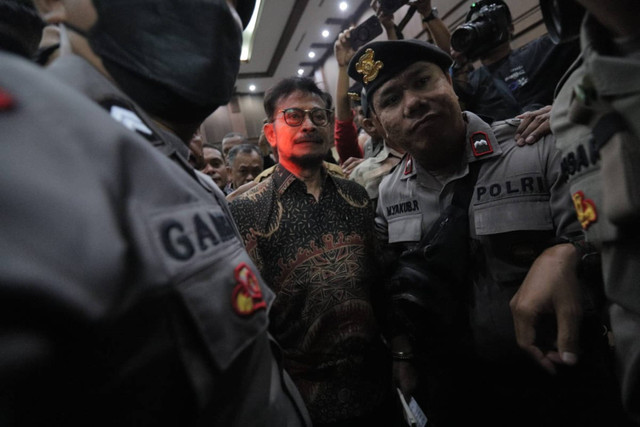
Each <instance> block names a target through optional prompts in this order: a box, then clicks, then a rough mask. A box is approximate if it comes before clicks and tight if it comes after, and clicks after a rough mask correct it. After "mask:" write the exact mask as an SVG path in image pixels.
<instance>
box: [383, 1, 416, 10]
mask: <svg viewBox="0 0 640 427" xmlns="http://www.w3.org/2000/svg"><path fill="white" fill-rule="evenodd" d="M379 3H380V9H381V10H382V11H383V12H384V13H393V12H395V11H396V10H398V9H400V7H402V6H404V5H405V4H407V3H409V0H379Z"/></svg>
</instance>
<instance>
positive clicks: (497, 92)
mask: <svg viewBox="0 0 640 427" xmlns="http://www.w3.org/2000/svg"><path fill="white" fill-rule="evenodd" d="M512 36H513V23H512V17H511V12H510V10H509V7H508V6H507V5H506V3H505V2H504V1H502V0H481V1H478V2H475V3H473V4H472V6H471V9H470V10H469V13H468V14H467V17H466V20H465V24H463V25H461V26H460V27H459V28H458V29H456V30H455V31H454V32H453V34H452V35H451V47H452V50H453V51H454V56H455V57H456V62H455V63H454V66H453V68H452V74H453V83H454V88H455V91H456V93H457V94H458V96H459V98H460V102H461V103H462V106H463V108H464V109H466V110H469V111H473V112H474V113H476V114H478V115H480V116H482V117H483V118H484V119H485V120H487V121H489V122H491V121H495V120H504V119H508V118H512V117H516V116H517V117H519V118H521V119H523V120H522V123H521V124H520V126H519V128H518V132H517V133H516V140H517V143H518V145H523V144H525V143H527V144H530V143H533V142H535V141H537V140H538V139H540V138H541V137H543V136H544V135H546V134H548V133H549V132H550V129H549V111H550V110H551V106H550V105H551V103H552V101H553V93H554V91H555V88H556V85H557V83H558V81H559V80H560V78H561V77H562V76H563V74H564V73H565V72H566V70H567V69H568V68H569V66H570V65H571V64H572V63H573V62H574V60H575V59H576V58H577V56H578V52H579V46H578V41H577V40H576V41H571V42H567V43H564V44H558V45H556V44H554V43H553V42H552V41H551V39H550V38H549V36H547V35H545V36H543V37H540V38H538V39H536V40H533V41H531V42H530V43H528V44H527V45H525V46H523V47H522V48H520V49H518V50H512V49H511V46H510V41H511V38H512ZM475 60H480V61H481V63H482V66H481V67H479V68H477V69H475V70H473V71H470V72H468V70H469V68H470V66H469V64H468V61H475Z"/></svg>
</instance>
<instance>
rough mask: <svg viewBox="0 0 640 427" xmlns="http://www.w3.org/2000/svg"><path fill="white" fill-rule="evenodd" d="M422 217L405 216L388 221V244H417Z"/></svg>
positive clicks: (416, 215) (417, 215) (419, 215)
mask: <svg viewBox="0 0 640 427" xmlns="http://www.w3.org/2000/svg"><path fill="white" fill-rule="evenodd" d="M421 235H422V215H421V214H414V215H405V216H402V217H399V218H394V219H391V220H389V243H403V242H419V241H420V237H421Z"/></svg>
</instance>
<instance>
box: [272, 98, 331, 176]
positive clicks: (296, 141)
mask: <svg viewBox="0 0 640 427" xmlns="http://www.w3.org/2000/svg"><path fill="white" fill-rule="evenodd" d="M288 108H299V109H302V110H312V109H314V108H321V109H322V108H325V103H324V101H323V100H322V98H320V97H319V96H318V95H315V94H310V93H306V92H300V91H295V92H293V93H292V94H290V95H288V96H286V97H283V98H281V99H280V100H278V102H277V104H276V109H275V111H276V113H275V117H274V121H273V123H267V124H265V125H264V128H263V129H264V134H265V136H266V137H267V140H268V141H269V144H271V146H272V147H273V149H274V151H275V150H277V152H278V161H279V162H280V163H281V164H282V165H283V166H285V167H286V168H287V169H289V170H292V169H291V168H293V169H300V168H306V167H309V166H317V165H319V164H321V163H322V160H323V159H324V157H325V155H326V154H327V152H328V151H329V149H330V148H331V138H330V132H331V129H332V123H333V122H332V121H331V120H329V121H328V123H327V124H326V125H324V126H319V125H317V124H315V123H313V122H312V121H311V119H310V117H309V114H305V115H304V118H303V120H302V123H301V124H300V125H299V126H291V125H289V124H287V123H286V122H285V120H284V116H283V113H282V110H285V109H288Z"/></svg>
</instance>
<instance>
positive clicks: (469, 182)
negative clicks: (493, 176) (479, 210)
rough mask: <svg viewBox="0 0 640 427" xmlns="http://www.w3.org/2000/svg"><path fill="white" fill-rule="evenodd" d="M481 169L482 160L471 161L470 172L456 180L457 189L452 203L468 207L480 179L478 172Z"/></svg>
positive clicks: (463, 207) (460, 206) (464, 207)
mask: <svg viewBox="0 0 640 427" xmlns="http://www.w3.org/2000/svg"><path fill="white" fill-rule="evenodd" d="M479 171H480V162H477V161H476V162H471V163H469V173H468V174H467V175H466V176H465V177H464V178H462V179H461V180H459V181H458V182H456V189H455V192H454V193H453V199H452V200H451V204H452V205H455V206H457V207H459V208H462V209H468V208H469V203H470V202H471V197H472V195H473V190H474V188H475V185H476V181H477V180H478V173H479Z"/></svg>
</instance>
